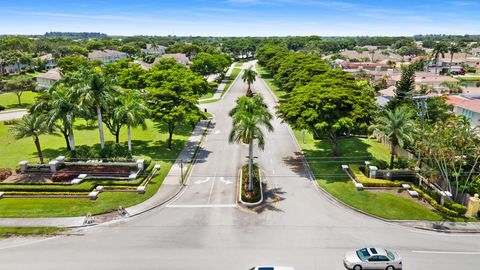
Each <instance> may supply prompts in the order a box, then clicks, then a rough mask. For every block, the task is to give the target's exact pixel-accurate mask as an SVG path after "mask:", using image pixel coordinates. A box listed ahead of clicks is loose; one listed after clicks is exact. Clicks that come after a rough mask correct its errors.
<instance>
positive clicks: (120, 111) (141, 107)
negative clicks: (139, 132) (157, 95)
mask: <svg viewBox="0 0 480 270" xmlns="http://www.w3.org/2000/svg"><path fill="white" fill-rule="evenodd" d="M123 99H124V100H123V102H122V105H121V106H120V107H117V108H115V118H117V119H118V120H119V121H122V122H124V123H125V124H126V125H127V132H128V151H129V152H132V140H131V132H130V129H131V127H137V126H141V127H142V128H143V129H146V128H147V123H146V121H145V120H146V118H147V115H148V109H147V107H146V106H145V104H144V103H142V102H141V98H140V96H139V95H138V93H137V92H135V91H130V92H128V93H127V94H126V95H125V96H124V98H123Z"/></svg>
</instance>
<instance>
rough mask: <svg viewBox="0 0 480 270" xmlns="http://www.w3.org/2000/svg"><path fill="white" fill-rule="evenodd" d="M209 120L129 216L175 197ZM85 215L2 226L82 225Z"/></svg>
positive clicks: (0, 221) (2, 222) (8, 221)
mask: <svg viewBox="0 0 480 270" xmlns="http://www.w3.org/2000/svg"><path fill="white" fill-rule="evenodd" d="M208 123H209V121H208V120H201V121H200V122H199V123H198V124H197V125H196V126H195V129H194V130H193V132H192V135H190V138H189V139H188V141H187V143H186V145H185V147H184V148H183V150H182V152H180V154H179V155H178V158H177V160H175V163H174V164H173V165H172V167H171V168H170V171H169V172H168V174H167V176H166V177H165V179H164V181H163V183H162V185H161V186H160V188H159V189H158V191H157V193H155V194H154V195H153V196H152V197H150V198H149V199H147V200H146V201H144V202H142V203H140V204H137V205H134V206H131V207H128V208H126V209H125V210H126V211H127V213H128V216H130V217H131V216H136V215H139V214H141V213H144V212H147V211H149V210H151V209H153V208H156V207H158V206H161V205H163V204H165V203H166V202H168V201H169V200H171V199H172V198H173V197H175V196H176V195H177V194H178V193H179V192H180V191H181V190H182V189H183V187H184V186H183V184H182V183H181V178H180V175H181V168H180V163H181V160H183V161H184V167H183V168H184V172H186V170H187V168H188V164H189V162H190V161H191V160H192V159H193V155H194V154H195V150H196V149H197V147H198V146H199V144H200V142H201V140H202V137H203V134H204V133H205V130H206V129H207V128H208ZM187 177H188V176H187ZM84 221H85V217H84V216H81V217H64V218H0V227H41V226H46V227H81V226H85V225H86V224H84Z"/></svg>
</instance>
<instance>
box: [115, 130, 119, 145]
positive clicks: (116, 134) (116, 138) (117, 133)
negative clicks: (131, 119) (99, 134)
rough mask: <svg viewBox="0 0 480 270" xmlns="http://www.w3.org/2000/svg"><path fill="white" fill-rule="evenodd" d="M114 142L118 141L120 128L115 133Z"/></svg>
mask: <svg viewBox="0 0 480 270" xmlns="http://www.w3.org/2000/svg"><path fill="white" fill-rule="evenodd" d="M115 143H120V130H118V131H117V132H116V133H115Z"/></svg>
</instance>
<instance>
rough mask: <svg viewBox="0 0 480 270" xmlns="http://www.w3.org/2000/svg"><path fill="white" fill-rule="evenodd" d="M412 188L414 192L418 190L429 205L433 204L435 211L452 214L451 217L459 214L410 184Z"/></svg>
mask: <svg viewBox="0 0 480 270" xmlns="http://www.w3.org/2000/svg"><path fill="white" fill-rule="evenodd" d="M412 189H413V190H415V191H416V192H418V194H419V195H420V196H421V197H422V198H423V199H425V200H426V201H427V202H428V203H429V204H430V205H431V206H433V208H435V209H436V210H437V211H439V212H441V213H443V214H445V215H448V216H452V217H458V216H460V214H459V212H457V211H454V210H450V209H448V208H447V207H445V206H442V205H441V204H439V203H438V202H437V201H436V200H435V199H434V198H432V197H430V195H428V194H427V193H426V192H424V191H423V190H422V189H420V188H418V187H416V186H412ZM465 212H466V210H465Z"/></svg>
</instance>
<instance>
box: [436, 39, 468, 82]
mask: <svg viewBox="0 0 480 270" xmlns="http://www.w3.org/2000/svg"><path fill="white" fill-rule="evenodd" d="M469 49H470V48H469V46H468V45H463V44H460V43H457V42H451V43H446V42H442V41H438V42H436V43H435V44H434V45H433V48H432V53H431V55H432V58H433V60H434V61H435V74H437V71H438V61H439V58H440V56H441V57H442V58H444V57H445V54H447V53H448V54H450V66H449V71H450V70H451V69H452V62H453V56H454V55H455V54H456V53H460V52H462V51H463V52H465V58H467V54H468V52H469Z"/></svg>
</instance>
